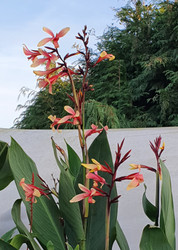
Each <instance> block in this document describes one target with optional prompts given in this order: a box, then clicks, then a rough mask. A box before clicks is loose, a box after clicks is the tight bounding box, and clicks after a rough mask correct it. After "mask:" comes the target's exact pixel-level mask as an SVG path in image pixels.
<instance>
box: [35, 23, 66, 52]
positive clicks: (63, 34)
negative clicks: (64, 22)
mask: <svg viewBox="0 0 178 250" xmlns="http://www.w3.org/2000/svg"><path fill="white" fill-rule="evenodd" d="M43 30H44V31H45V32H46V33H48V34H49V35H50V36H51V37H48V38H44V39H42V40H41V41H40V42H39V43H38V47H41V46H43V45H45V44H46V43H48V42H52V43H53V44H54V47H55V48H59V44H58V41H59V38H61V37H63V36H65V34H66V33H67V32H68V31H69V30H70V28H69V27H66V28H64V29H62V30H61V31H60V32H59V33H57V34H56V36H54V33H53V32H52V31H51V30H50V29H48V28H46V27H43Z"/></svg>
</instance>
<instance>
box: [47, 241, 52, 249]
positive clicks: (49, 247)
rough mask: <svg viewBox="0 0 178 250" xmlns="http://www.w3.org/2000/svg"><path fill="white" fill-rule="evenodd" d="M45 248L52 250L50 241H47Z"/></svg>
mask: <svg viewBox="0 0 178 250" xmlns="http://www.w3.org/2000/svg"><path fill="white" fill-rule="evenodd" d="M46 247H47V250H54V245H53V243H52V241H48V243H47V246H46Z"/></svg>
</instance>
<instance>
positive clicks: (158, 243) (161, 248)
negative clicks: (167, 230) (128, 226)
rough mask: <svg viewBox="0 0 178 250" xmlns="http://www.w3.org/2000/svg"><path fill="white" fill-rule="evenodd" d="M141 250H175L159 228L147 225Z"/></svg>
mask: <svg viewBox="0 0 178 250" xmlns="http://www.w3.org/2000/svg"><path fill="white" fill-rule="evenodd" d="M140 250H173V249H172V248H171V246H170V245H169V243H168V241H167V239H166V237H165V234H164V233H163V232H162V230H161V229H160V228H159V227H151V226H150V225H147V226H146V227H145V228H144V230H143V233H142V238H141V242H140Z"/></svg>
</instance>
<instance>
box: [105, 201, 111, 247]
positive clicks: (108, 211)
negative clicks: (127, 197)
mask: <svg viewBox="0 0 178 250" xmlns="http://www.w3.org/2000/svg"><path fill="white" fill-rule="evenodd" d="M110 208H111V206H110V202H109V197H108V199H107V202H106V220H105V223H106V224H105V230H106V231H105V250H109V229H110Z"/></svg>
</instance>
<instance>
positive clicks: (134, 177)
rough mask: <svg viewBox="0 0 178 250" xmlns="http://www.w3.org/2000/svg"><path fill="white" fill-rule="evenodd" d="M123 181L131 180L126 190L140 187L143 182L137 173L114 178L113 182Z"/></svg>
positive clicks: (140, 175) (141, 176)
mask: <svg viewBox="0 0 178 250" xmlns="http://www.w3.org/2000/svg"><path fill="white" fill-rule="evenodd" d="M123 180H131V182H130V183H129V185H128V186H127V190H130V189H133V188H135V187H137V186H139V185H140V183H142V182H144V179H143V175H142V174H140V172H138V173H134V174H130V175H127V176H121V177H119V178H116V179H115V181H123Z"/></svg>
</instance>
